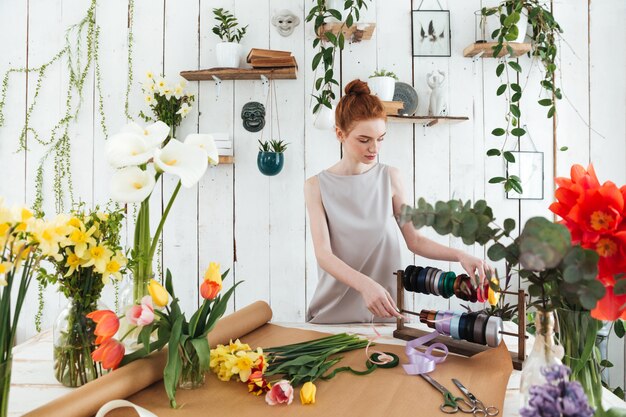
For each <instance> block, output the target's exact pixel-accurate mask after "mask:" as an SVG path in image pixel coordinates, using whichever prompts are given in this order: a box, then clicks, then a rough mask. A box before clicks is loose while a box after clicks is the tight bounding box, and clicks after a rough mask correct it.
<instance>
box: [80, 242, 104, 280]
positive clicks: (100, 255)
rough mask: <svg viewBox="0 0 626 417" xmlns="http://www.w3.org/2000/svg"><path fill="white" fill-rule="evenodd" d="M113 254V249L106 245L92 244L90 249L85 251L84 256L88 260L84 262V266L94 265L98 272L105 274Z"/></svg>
mask: <svg viewBox="0 0 626 417" xmlns="http://www.w3.org/2000/svg"><path fill="white" fill-rule="evenodd" d="M112 254H113V252H112V251H111V249H109V248H107V247H106V246H104V245H94V246H90V247H89V249H88V250H87V251H85V253H84V256H82V258H83V259H84V260H85V261H86V262H85V263H84V264H83V267H88V266H92V265H93V267H94V269H95V271H96V272H97V273H99V274H104V271H105V270H106V266H107V262H108V261H109V259H110V258H111V255H112ZM77 255H78V253H77Z"/></svg>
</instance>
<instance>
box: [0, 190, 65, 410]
mask: <svg viewBox="0 0 626 417" xmlns="http://www.w3.org/2000/svg"><path fill="white" fill-rule="evenodd" d="M63 224H64V219H63V218H62V217H57V218H56V219H54V220H53V221H51V222H46V221H44V220H43V219H40V218H36V217H35V216H34V215H33V213H32V211H30V210H29V209H28V208H26V207H14V208H10V207H7V206H6V205H5V204H4V201H3V199H2V198H0V417H6V416H7V410H8V406H9V389H10V387H11V365H12V359H13V357H12V351H13V346H14V345H15V336H16V332H17V322H18V320H19V317H20V313H21V311H22V306H23V305H24V301H25V298H26V293H27V292H28V288H29V286H30V283H31V282H32V279H33V276H34V274H36V273H38V271H39V263H40V261H41V260H42V258H44V257H46V256H52V255H54V254H56V253H58V248H59V243H60V241H61V236H59V233H58V229H59V227H62V225H63Z"/></svg>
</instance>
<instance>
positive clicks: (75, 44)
mask: <svg viewBox="0 0 626 417" xmlns="http://www.w3.org/2000/svg"><path fill="white" fill-rule="evenodd" d="M95 8H96V0H92V1H91V4H90V6H89V9H88V10H87V14H86V16H85V17H84V18H83V19H82V20H80V21H79V22H78V23H76V24H74V25H72V26H70V27H69V28H68V30H67V31H66V34H65V46H64V47H63V48H62V49H61V50H60V51H59V52H57V53H56V54H55V55H54V56H53V57H52V58H51V59H50V60H49V61H48V62H46V63H45V64H43V65H41V66H40V67H36V68H11V69H9V70H8V71H7V72H6V73H5V75H4V77H3V80H2V92H1V96H0V126H3V125H4V121H5V119H4V113H3V110H4V106H5V104H6V96H7V91H8V88H9V77H10V75H11V74H13V73H23V74H35V75H37V82H36V84H35V91H34V95H33V99H32V103H31V104H30V105H29V106H28V109H27V111H26V116H25V119H24V126H23V127H22V130H21V132H20V136H19V139H18V143H19V146H18V149H17V150H18V152H19V151H24V152H28V150H29V149H28V146H27V141H26V137H27V135H28V134H29V133H30V134H31V135H32V137H33V138H34V140H35V142H36V143H38V144H39V145H41V146H43V147H44V148H45V152H44V155H43V157H42V158H41V159H40V160H39V165H38V167H37V170H36V175H35V204H34V206H33V208H34V209H35V210H36V211H38V212H41V210H42V206H43V180H44V175H43V170H44V165H45V163H46V161H47V160H48V158H50V156H52V159H53V163H54V177H53V184H54V185H53V191H54V197H55V209H56V211H57V212H61V211H63V207H64V203H63V202H64V197H65V193H67V194H68V195H69V198H70V201H71V202H72V203H73V202H74V195H73V186H72V178H71V175H70V172H71V164H70V161H71V158H70V155H71V142H70V136H69V126H70V123H71V122H72V121H73V120H76V118H77V117H78V114H79V111H80V109H81V105H82V102H83V89H84V86H85V79H86V78H87V75H88V74H89V70H90V69H91V66H92V65H94V67H95V78H96V89H97V94H98V107H99V108H98V111H99V113H100V125H101V127H102V131H103V133H104V135H105V137H106V136H107V130H106V119H105V114H104V103H103V99H102V88H101V87H102V83H101V74H100V66H99V63H98V49H99V35H100V30H99V27H98V26H97V25H96V21H95V16H94V14H95ZM83 51H85V55H86V56H85V57H83ZM64 57H65V58H66V60H67V63H66V64H67V69H68V73H69V79H68V88H67V95H66V99H65V112H64V114H63V116H62V117H61V119H60V120H59V121H58V122H57V123H56V124H55V126H54V127H53V128H52V131H51V132H50V134H49V136H48V137H46V138H45V139H44V138H42V136H41V135H40V134H39V132H38V131H37V130H35V129H34V128H33V127H31V119H32V117H33V114H34V110H35V108H36V106H37V103H38V102H37V99H38V97H39V93H40V91H41V88H42V85H43V80H44V79H45V78H46V75H47V70H48V69H49V68H50V66H52V65H53V64H55V63H56V62H57V61H60V60H61V59H62V58H64Z"/></svg>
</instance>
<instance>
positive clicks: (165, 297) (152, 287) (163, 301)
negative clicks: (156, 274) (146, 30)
mask: <svg viewBox="0 0 626 417" xmlns="http://www.w3.org/2000/svg"><path fill="white" fill-rule="evenodd" d="M148 292H149V293H150V296H151V297H152V301H153V302H154V305H155V306H157V307H165V306H166V305H167V302H168V301H169V294H168V293H167V291H166V290H165V288H163V286H162V285H161V284H159V282H158V281H156V280H154V279H151V280H150V284H148Z"/></svg>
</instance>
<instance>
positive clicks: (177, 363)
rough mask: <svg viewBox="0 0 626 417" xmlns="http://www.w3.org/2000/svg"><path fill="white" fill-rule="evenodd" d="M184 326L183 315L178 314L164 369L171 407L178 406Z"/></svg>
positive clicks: (164, 379) (164, 380) (166, 389)
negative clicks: (180, 351)
mask: <svg viewBox="0 0 626 417" xmlns="http://www.w3.org/2000/svg"><path fill="white" fill-rule="evenodd" d="M182 327H183V316H178V318H177V319H176V322H175V323H174V326H173V327H172V333H171V334H170V340H169V342H168V346H169V349H168V351H167V364H166V365H165V369H164V370H163V385H165V392H166V393H167V397H168V398H169V399H170V407H172V408H178V405H177V404H176V385H177V384H178V379H179V378H180V372H181V369H182V365H183V364H182V359H181V358H180V355H179V353H178V348H179V346H180V337H181V331H182Z"/></svg>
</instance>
